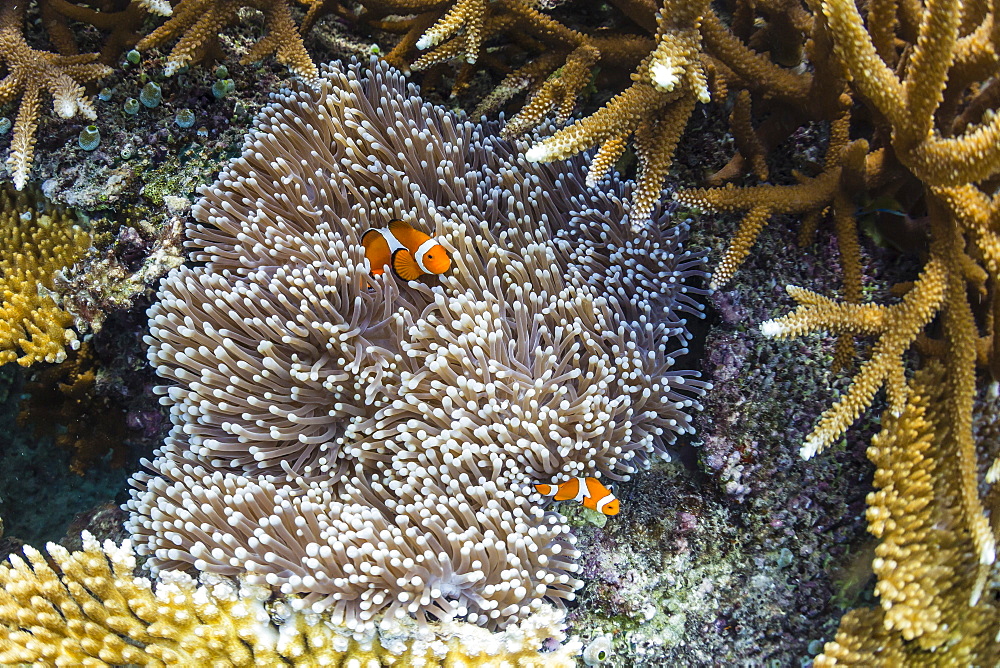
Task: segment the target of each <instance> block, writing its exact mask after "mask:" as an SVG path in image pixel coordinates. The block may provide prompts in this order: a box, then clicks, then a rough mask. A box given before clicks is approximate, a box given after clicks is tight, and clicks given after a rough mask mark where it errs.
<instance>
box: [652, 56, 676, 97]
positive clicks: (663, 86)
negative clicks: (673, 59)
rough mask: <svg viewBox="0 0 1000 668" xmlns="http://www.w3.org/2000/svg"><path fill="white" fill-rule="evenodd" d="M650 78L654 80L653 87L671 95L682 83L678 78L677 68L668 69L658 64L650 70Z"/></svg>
mask: <svg viewBox="0 0 1000 668" xmlns="http://www.w3.org/2000/svg"><path fill="white" fill-rule="evenodd" d="M649 78H650V79H652V80H653V85H654V86H656V87H657V88H659V89H660V90H662V91H663V92H665V93H669V92H670V91H672V90H673V89H674V88H675V87H676V86H677V83H678V82H679V81H680V78H679V77H678V76H677V68H676V67H668V66H666V65H664V64H662V63H656V64H654V65H653V66H652V67H650V68H649Z"/></svg>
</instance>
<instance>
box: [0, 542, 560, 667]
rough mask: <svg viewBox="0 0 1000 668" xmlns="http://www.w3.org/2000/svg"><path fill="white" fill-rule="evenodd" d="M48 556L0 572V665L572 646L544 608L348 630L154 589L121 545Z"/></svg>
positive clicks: (271, 605) (228, 662)
mask: <svg viewBox="0 0 1000 668" xmlns="http://www.w3.org/2000/svg"><path fill="white" fill-rule="evenodd" d="M48 553H49V559H50V560H51V561H52V562H54V564H55V566H56V568H57V569H58V572H57V571H56V570H53V568H52V567H50V565H49V563H48V562H47V560H46V558H45V556H44V555H42V554H41V553H40V552H39V551H38V550H35V549H33V548H31V547H25V548H24V555H25V559H22V558H20V557H18V556H11V557H10V561H9V564H3V565H0V584H2V589H0V663H26V662H40V663H45V664H48V665H55V666H106V665H108V664H131V665H135V666H248V667H249V666H278V665H281V666H284V665H291V666H315V665H321V666H369V667H375V666H389V665H391V666H397V667H399V668H407V667H411V666H412V667H417V666H423V667H425V668H433V667H434V666H495V667H496V668H501V667H505V666H508V667H510V668H514V667H523V668H562V667H565V668H570V667H571V666H573V665H575V663H574V660H573V658H572V657H574V656H575V655H576V654H577V653H578V652H579V648H580V644H579V642H578V641H576V640H575V639H573V640H570V641H569V642H566V643H564V644H562V645H560V646H559V647H558V648H557V649H555V650H553V651H551V652H542V651H540V650H539V648H540V647H541V645H542V644H543V643H545V641H546V640H549V639H550V638H551V639H554V640H556V641H562V640H564V638H565V636H564V634H563V633H562V631H561V630H560V624H561V621H562V614H561V613H558V612H556V611H555V609H553V608H551V607H545V608H543V609H542V610H541V611H539V612H538V613H535V614H534V615H532V616H531V617H529V618H528V619H526V620H524V621H523V622H521V623H520V624H518V625H516V626H513V627H511V628H509V629H507V630H506V631H503V632H500V633H490V632H489V631H486V630H485V629H482V628H480V627H478V626H476V625H474V624H468V623H456V622H452V623H443V624H435V625H432V626H421V625H419V624H418V623H417V622H416V621H414V620H412V619H409V618H406V619H402V620H399V621H396V622H394V623H385V622H383V624H382V628H379V629H378V630H376V631H372V632H370V633H363V634H351V633H350V632H349V631H347V630H346V629H343V628H341V627H338V626H336V625H334V624H331V623H330V622H329V620H327V619H324V618H323V616H321V615H318V614H314V613H302V612H295V611H293V610H292V606H291V605H289V604H288V602H286V601H283V600H277V601H271V600H269V598H270V590H268V589H267V588H266V587H252V586H249V585H246V584H245V583H241V584H237V583H236V582H234V581H232V580H229V579H227V578H223V577H218V576H203V579H202V581H201V583H198V582H197V581H195V580H194V579H193V578H191V577H190V576H188V575H186V574H184V573H180V572H168V573H164V574H162V575H161V578H160V581H159V582H158V583H157V584H156V585H155V586H154V585H153V584H151V583H150V581H149V580H147V579H145V578H139V577H135V576H134V575H133V571H134V569H135V566H136V560H135V554H134V553H133V551H132V548H131V545H130V544H129V542H128V541H126V542H125V543H124V544H122V545H120V546H119V545H115V544H114V543H112V542H111V541H107V542H105V543H104V545H103V547H102V546H101V545H100V544H99V543H98V541H97V540H95V539H94V537H93V536H91V535H90V534H89V533H87V532H84V534H83V550H81V551H79V552H72V553H71V552H69V551H68V550H67V549H66V548H64V547H62V546H60V545H56V544H54V543H50V544H49V545H48Z"/></svg>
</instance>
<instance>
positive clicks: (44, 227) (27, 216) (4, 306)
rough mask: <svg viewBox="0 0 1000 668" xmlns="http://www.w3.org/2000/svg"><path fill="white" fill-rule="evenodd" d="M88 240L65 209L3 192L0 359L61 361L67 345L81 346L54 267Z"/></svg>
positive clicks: (66, 262)
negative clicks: (56, 287)
mask: <svg viewBox="0 0 1000 668" xmlns="http://www.w3.org/2000/svg"><path fill="white" fill-rule="evenodd" d="M89 246H90V236H89V235H88V234H87V233H86V232H84V231H83V230H82V229H80V227H78V226H76V225H74V224H73V219H72V218H71V217H70V216H69V215H68V214H66V213H65V212H63V211H60V210H51V211H39V209H38V206H37V205H36V202H35V201H34V199H33V198H29V197H27V196H25V195H18V196H17V197H16V199H15V198H14V197H12V196H11V194H10V193H8V192H0V364H6V363H7V362H13V361H14V360H17V362H18V363H19V364H21V365H22V366H28V365H30V364H33V363H34V362H37V361H41V360H44V361H46V362H61V361H63V360H64V359H65V358H66V348H67V347H68V348H73V349H76V348H77V347H79V345H80V343H79V341H78V340H77V338H76V333H75V332H74V331H73V330H72V329H70V325H71V324H72V322H73V318H72V316H71V315H70V314H69V313H67V312H66V311H64V310H63V309H62V308H60V306H59V305H58V304H57V303H56V301H55V300H54V299H53V298H52V294H51V292H50V290H51V289H52V279H53V277H54V275H55V273H56V272H57V271H59V270H60V269H63V268H64V267H67V266H70V265H72V264H73V263H74V262H75V261H76V260H78V259H79V258H80V257H81V256H82V255H83V254H84V252H86V250H87V248H89ZM18 349H20V351H21V354H20V356H19V355H18Z"/></svg>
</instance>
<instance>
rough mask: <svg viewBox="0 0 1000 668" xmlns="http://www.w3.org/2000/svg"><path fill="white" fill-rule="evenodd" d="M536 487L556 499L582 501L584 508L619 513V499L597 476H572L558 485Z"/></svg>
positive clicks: (540, 492) (542, 493)
mask: <svg viewBox="0 0 1000 668" xmlns="http://www.w3.org/2000/svg"><path fill="white" fill-rule="evenodd" d="M535 489H537V490H538V493H539V494H541V495H542V496H551V497H554V498H555V500H556V501H565V500H566V499H573V500H574V501H579V502H580V503H582V504H583V507H584V508H590V509H591V510H597V511H599V512H602V513H604V514H605V515H617V514H618V510H619V508H618V499H616V498H615V495H614V494H612V493H611V490H610V489H608V488H607V487H605V486H604V485H602V484H601V481H600V480H598V479H597V478H593V477H591V478H570V479H569V480H567V481H566V482H561V483H559V484H558V485H545V484H542V485H535Z"/></svg>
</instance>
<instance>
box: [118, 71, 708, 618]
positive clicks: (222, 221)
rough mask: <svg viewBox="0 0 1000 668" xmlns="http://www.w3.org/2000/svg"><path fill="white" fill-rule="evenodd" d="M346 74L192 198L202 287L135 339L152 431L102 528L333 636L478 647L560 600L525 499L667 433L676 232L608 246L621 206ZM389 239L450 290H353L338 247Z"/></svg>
mask: <svg viewBox="0 0 1000 668" xmlns="http://www.w3.org/2000/svg"><path fill="white" fill-rule="evenodd" d="M370 67H371V71H370V72H368V73H364V72H363V71H362V68H361V67H360V66H359V65H357V64H354V65H351V66H349V67H336V66H334V67H330V68H328V69H327V70H326V72H325V74H324V77H323V80H322V82H321V87H320V89H319V90H318V91H315V92H314V91H308V90H306V91H301V92H297V93H285V94H283V95H282V96H280V97H279V98H278V100H277V101H276V103H275V104H274V105H272V106H271V107H269V108H268V109H267V110H266V111H265V112H264V113H263V114H262V116H261V117H260V118H259V119H258V121H257V125H256V128H255V130H254V131H253V133H251V134H250V135H249V136H248V138H247V143H246V145H245V147H244V152H243V155H242V156H241V157H239V158H237V159H236V160H234V161H233V162H232V163H231V164H230V165H229V166H228V167H227V169H226V170H225V171H224V172H223V174H222V175H220V177H219V180H218V181H217V182H216V184H215V185H214V186H212V187H211V188H207V189H205V190H204V191H203V192H202V196H203V197H202V200H201V201H200V202H199V203H198V204H197V205H196V207H195V210H194V213H195V218H196V220H197V222H195V223H193V224H192V225H191V226H190V227H189V230H188V232H189V241H188V242H187V243H188V245H189V247H190V248H191V249H192V259H194V260H195V261H197V262H199V263H204V264H201V265H200V266H198V267H196V268H193V269H186V268H181V269H177V270H175V271H174V272H172V273H171V275H170V276H169V277H168V278H167V280H166V282H165V283H164V286H163V288H162V289H161V294H160V301H159V302H158V304H156V305H154V306H153V307H152V308H151V309H150V313H149V315H150V325H151V327H150V336H149V339H148V343H149V344H150V349H149V357H150V361H151V362H152V364H153V365H154V366H155V367H156V369H157V371H158V373H159V374H160V375H161V376H163V377H164V378H166V379H168V380H171V381H173V384H171V385H167V386H165V387H162V388H160V389H159V390H158V392H159V393H161V394H162V395H163V402H164V403H166V404H167V405H168V406H170V411H171V419H172V421H173V424H174V427H173V429H172V431H171V435H170V437H169V438H168V439H167V442H166V444H165V445H164V447H163V448H162V449H161V450H160V451H159V452H158V453H157V458H156V459H155V460H154V461H153V462H151V463H149V466H150V468H151V469H152V470H153V475H149V474H145V473H142V474H137V475H136V476H135V477H134V479H133V486H134V488H135V489H134V491H133V494H132V500H131V501H130V502H129V504H128V508H129V510H130V511H131V517H130V520H129V524H128V528H129V530H130V532H131V533H132V535H133V539H134V541H135V543H136V545H137V550H138V552H139V553H140V554H142V555H148V556H149V557H150V559H149V562H148V563H149V565H150V566H151V568H152V569H153V570H154V571H155V572H158V573H162V572H165V571H169V570H174V569H179V568H188V567H191V566H193V567H194V568H195V569H197V570H199V571H202V572H210V573H217V574H221V575H239V574H243V573H245V574H246V578H247V581H248V582H249V583H251V584H254V585H268V586H270V587H272V588H273V589H274V590H277V591H280V592H281V593H282V594H285V595H289V596H291V595H295V597H294V598H292V599H291V605H292V606H293V607H295V608H302V609H311V610H313V611H316V612H319V611H328V613H329V614H330V615H331V618H332V620H333V621H334V622H335V623H338V624H346V625H347V626H348V627H350V628H353V629H357V630H364V629H370V628H372V627H373V625H374V624H375V623H376V622H377V620H378V619H379V618H383V619H392V618H400V617H406V616H411V615H412V616H416V617H417V618H418V619H420V620H426V619H427V618H428V617H434V618H437V619H438V620H448V619H452V618H464V619H466V620H468V621H473V622H475V623H478V624H480V625H483V626H487V627H490V628H504V627H506V626H508V625H510V624H512V623H515V622H517V621H518V620H521V619H524V618H525V617H526V616H527V615H530V614H532V613H533V612H535V611H537V610H539V609H540V607H541V606H542V605H543V600H545V599H550V600H552V601H554V602H556V603H557V604H560V603H561V602H562V601H564V600H565V599H572V597H573V595H574V594H573V591H574V590H575V589H576V588H577V587H579V585H580V584H581V583H580V582H579V581H578V580H577V579H576V578H575V577H573V574H574V573H575V571H576V570H577V566H576V564H575V561H574V560H575V556H576V553H575V550H574V549H573V547H572V543H573V538H572V536H570V535H569V527H568V525H567V524H566V522H565V519H564V518H562V516H560V515H557V514H555V513H553V512H547V511H546V510H545V509H544V508H543V507H542V506H541V504H542V503H543V500H542V498H541V497H540V496H539V495H538V494H537V493H535V492H534V491H533V489H532V487H531V484H532V483H534V482H539V481H552V480H556V481H558V480H563V479H566V478H569V477H572V476H576V475H594V476H599V477H602V478H610V479H612V480H626V479H628V477H629V476H630V474H631V473H632V472H634V471H635V469H636V467H637V466H641V465H643V464H645V463H646V462H648V460H649V458H650V457H652V456H653V455H655V454H657V453H660V454H664V453H665V448H666V446H667V445H669V444H670V443H673V442H674V440H675V439H676V438H677V436H678V435H679V434H683V433H686V432H690V431H691V426H690V417H689V415H688V411H689V410H691V409H693V408H697V407H698V405H697V401H696V398H697V397H698V396H699V395H701V394H703V392H704V388H705V386H706V385H705V384H704V383H702V382H700V381H698V380H695V379H694V378H692V376H693V375H695V374H693V373H691V372H684V371H675V370H673V369H672V368H671V367H672V365H673V362H674V358H675V356H676V355H677V354H682V353H683V352H685V349H684V348H683V344H684V343H685V342H686V341H687V340H688V338H689V334H688V332H687V330H686V327H685V324H686V321H685V319H684V317H685V316H700V315H701V308H700V307H699V306H698V305H697V304H696V303H695V301H694V299H693V297H694V296H696V295H697V294H698V293H699V290H697V289H690V290H689V289H688V288H687V287H686V286H685V282H686V281H687V280H690V279H700V278H703V276H704V274H703V272H702V271H701V270H700V268H699V265H700V259H699V258H698V257H697V256H695V255H693V254H691V253H689V252H683V251H681V250H680V249H679V248H678V247H677V246H678V244H679V242H680V241H681V240H682V239H683V238H684V235H685V233H686V229H685V228H677V229H668V228H661V227H660V224H661V223H660V222H659V218H658V222H657V223H653V222H647V223H643V224H640V225H636V226H634V227H633V226H631V225H629V224H628V222H627V214H628V205H627V203H626V199H627V198H628V196H629V195H630V190H629V186H628V185H625V184H619V185H618V186H617V187H614V189H613V194H593V193H588V192H587V190H586V188H585V186H584V184H583V182H582V177H581V176H580V175H579V172H577V171H573V170H566V169H558V168H553V167H546V166H536V165H533V164H532V163H529V162H527V161H525V160H524V158H523V157H521V155H520V153H519V150H520V149H521V148H523V145H521V146H518V145H515V146H513V147H512V146H510V145H508V144H506V143H505V142H503V141H502V140H501V139H499V138H498V137H497V136H496V134H495V128H493V127H491V126H482V125H476V124H473V123H470V122H467V121H464V120H462V119H461V118H459V117H456V116H455V115H453V114H451V113H449V112H447V111H445V110H443V109H441V108H438V107H432V106H430V105H427V104H424V103H422V102H421V100H420V99H419V97H417V95H416V89H415V88H413V87H412V86H407V84H406V83H405V82H404V80H403V79H402V76H401V75H400V74H399V73H398V72H396V71H394V70H392V69H391V68H390V67H389V66H388V65H386V64H385V63H384V62H381V61H372V64H371V65H370ZM571 164H572V165H573V166H575V167H576V168H577V169H579V166H580V161H579V160H577V161H575V162H573V163H571ZM433 166H436V167H433ZM392 218H402V219H404V220H411V221H414V224H416V225H417V226H419V227H421V228H424V229H427V230H429V231H432V232H434V233H435V234H436V235H437V236H438V238H439V240H440V241H441V242H442V243H443V244H445V245H446V247H447V248H448V249H449V250H450V252H451V254H452V260H453V265H452V270H451V271H450V272H448V273H447V274H445V275H443V276H441V277H440V279H428V281H427V282H417V281H413V282H409V283H403V282H400V281H397V280H396V279H394V278H393V277H392V275H391V274H383V275H382V276H380V277H372V276H371V275H370V274H369V267H368V265H367V261H366V260H365V257H364V251H363V248H362V246H361V244H360V235H361V234H362V233H363V232H364V231H365V230H366V229H367V228H368V227H371V226H377V225H381V224H385V223H386V222H387V221H388V220H390V219H392ZM578 235H579V236H578ZM644 252H652V253H653V254H654V256H655V257H657V259H659V260H660V261H661V263H660V264H659V266H657V267H655V268H652V267H651V268H646V267H645V266H644V265H643V264H641V263H639V262H637V258H638V257H640V256H641V255H642V254H643V253H644ZM601 276H603V277H604V278H605V280H601ZM192 501H194V503H192Z"/></svg>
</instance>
